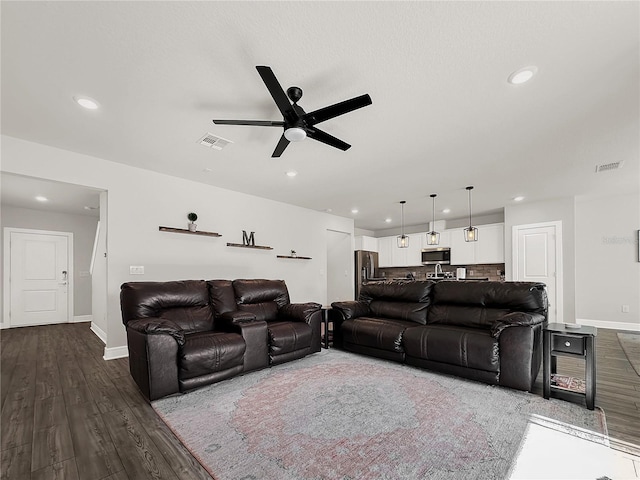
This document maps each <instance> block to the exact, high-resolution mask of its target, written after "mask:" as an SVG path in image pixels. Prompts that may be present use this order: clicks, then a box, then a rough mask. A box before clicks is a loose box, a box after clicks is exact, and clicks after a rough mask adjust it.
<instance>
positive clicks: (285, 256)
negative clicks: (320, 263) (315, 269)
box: [276, 255, 311, 260]
mask: <svg viewBox="0 0 640 480" xmlns="http://www.w3.org/2000/svg"><path fill="white" fill-rule="evenodd" d="M276 257H278V258H295V259H298V260H311V257H301V256H299V255H297V256H295V257H294V256H293V255H276Z"/></svg>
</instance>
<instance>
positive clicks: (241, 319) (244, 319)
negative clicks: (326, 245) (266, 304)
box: [216, 310, 256, 331]
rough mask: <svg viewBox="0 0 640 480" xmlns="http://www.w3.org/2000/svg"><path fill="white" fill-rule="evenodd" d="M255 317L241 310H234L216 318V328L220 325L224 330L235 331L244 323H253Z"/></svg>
mask: <svg viewBox="0 0 640 480" xmlns="http://www.w3.org/2000/svg"><path fill="white" fill-rule="evenodd" d="M255 321H256V316H255V314H253V313H251V312H246V311H243V310H234V311H232V312H225V313H223V314H222V315H219V316H217V317H216V326H218V325H221V326H222V328H223V329H224V330H233V331H236V330H237V328H235V327H237V326H239V325H242V324H244V323H250V322H255Z"/></svg>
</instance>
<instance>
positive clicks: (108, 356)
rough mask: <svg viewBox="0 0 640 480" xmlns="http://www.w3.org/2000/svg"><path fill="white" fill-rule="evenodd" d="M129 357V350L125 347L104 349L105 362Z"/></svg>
mask: <svg viewBox="0 0 640 480" xmlns="http://www.w3.org/2000/svg"><path fill="white" fill-rule="evenodd" d="M128 356H129V349H128V348H127V346H126V345H125V346H124V347H111V348H107V347H104V356H103V357H102V358H103V359H104V360H115V359H116V358H126V357H128Z"/></svg>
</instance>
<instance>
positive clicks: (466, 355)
mask: <svg viewBox="0 0 640 480" xmlns="http://www.w3.org/2000/svg"><path fill="white" fill-rule="evenodd" d="M547 303H548V302H547V295H546V290H545V285H544V284H541V283H529V282H475V281H441V282H433V281H417V282H384V283H374V284H369V285H365V286H363V288H362V291H361V294H360V298H359V300H358V301H355V302H335V303H333V304H332V307H333V309H332V311H331V315H332V319H333V320H334V342H335V344H336V346H341V347H342V348H344V349H345V350H349V351H352V352H356V353H363V354H366V355H372V356H375V357H380V358H386V359H389V360H396V361H399V362H404V363H407V364H409V365H414V366H417V367H422V368H426V369H430V370H436V371H439V372H444V373H448V374H452V375H457V376H461V377H465V378H470V379H472V380H478V381H482V382H485V383H488V384H496V385H502V386H506V387H511V388H515V389H518V390H527V391H531V389H532V387H533V384H534V382H535V379H536V376H537V375H538V370H539V368H540V362H541V359H542V329H543V328H544V326H545V325H546V323H547Z"/></svg>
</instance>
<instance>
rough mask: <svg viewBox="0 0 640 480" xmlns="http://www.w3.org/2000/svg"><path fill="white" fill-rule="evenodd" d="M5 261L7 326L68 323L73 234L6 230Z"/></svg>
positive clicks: (5, 314) (71, 312)
mask: <svg viewBox="0 0 640 480" xmlns="http://www.w3.org/2000/svg"><path fill="white" fill-rule="evenodd" d="M4 258H5V266H4V268H5V276H4V278H5V279H6V280H7V283H6V284H5V297H4V305H5V311H4V321H5V323H6V324H8V326H10V327H23V326H34V325H44V324H52V323H67V322H69V321H71V318H72V315H73V309H72V308H71V305H73V233H70V232H54V231H46V230H31V229H21V228H12V227H6V228H5V229H4ZM7 259H8V260H9V261H6V260H7Z"/></svg>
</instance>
